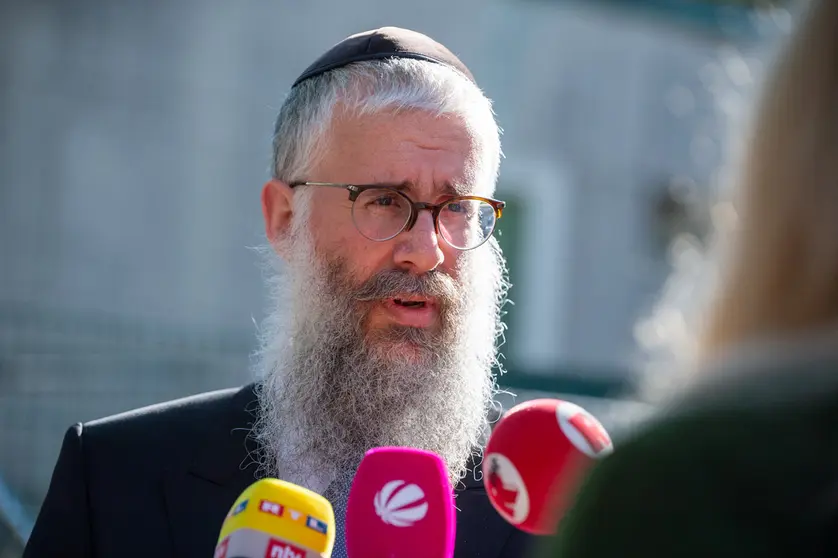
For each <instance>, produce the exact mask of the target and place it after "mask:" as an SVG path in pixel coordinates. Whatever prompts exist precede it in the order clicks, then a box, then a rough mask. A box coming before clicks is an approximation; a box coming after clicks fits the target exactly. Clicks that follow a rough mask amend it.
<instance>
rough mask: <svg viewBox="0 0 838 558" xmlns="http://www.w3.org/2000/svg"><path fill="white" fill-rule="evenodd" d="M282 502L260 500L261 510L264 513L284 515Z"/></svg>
mask: <svg viewBox="0 0 838 558" xmlns="http://www.w3.org/2000/svg"><path fill="white" fill-rule="evenodd" d="M282 510H283V507H282V504H277V503H276V502H271V501H270V500H262V501H261V502H259V511H260V512H262V513H269V514H271V515H275V516H277V517H282Z"/></svg>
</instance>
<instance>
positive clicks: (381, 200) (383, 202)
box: [370, 196, 397, 207]
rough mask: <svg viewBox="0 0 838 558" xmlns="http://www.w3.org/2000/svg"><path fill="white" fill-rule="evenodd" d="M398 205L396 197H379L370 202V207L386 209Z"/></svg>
mask: <svg viewBox="0 0 838 558" xmlns="http://www.w3.org/2000/svg"><path fill="white" fill-rule="evenodd" d="M396 203H397V201H396V199H395V196H378V197H376V198H374V199H373V200H372V201H371V202H370V205H376V206H384V207H386V206H390V205H396Z"/></svg>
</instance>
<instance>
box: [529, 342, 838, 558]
mask: <svg viewBox="0 0 838 558" xmlns="http://www.w3.org/2000/svg"><path fill="white" fill-rule="evenodd" d="M829 345H830V347H828V348H827V350H826V351H824V350H822V349H823V345H818V346H817V347H815V348H812V350H807V346H806V345H804V346H803V347H785V346H779V345H777V344H772V345H768V346H766V347H765V348H764V349H757V350H751V351H750V352H747V351H746V352H744V353H740V354H738V355H737V356H736V357H734V358H732V359H727V360H726V361H725V362H724V363H723V364H722V365H721V366H720V367H717V368H715V369H712V370H710V371H708V373H707V374H705V375H704V376H703V377H702V381H701V383H700V384H699V385H696V386H694V387H693V388H692V389H691V390H689V391H688V392H687V395H686V396H684V397H682V398H680V400H679V402H678V403H677V404H675V405H671V406H669V410H667V411H664V412H662V413H660V415H659V416H658V417H657V418H655V419H653V420H652V421H650V422H649V423H648V424H646V425H645V426H644V427H643V428H642V429H641V430H640V431H639V432H637V433H636V434H634V435H632V436H631V437H630V438H629V439H627V440H625V441H624V442H623V443H622V444H620V445H618V446H617V447H616V449H615V451H614V453H613V454H612V455H610V456H609V457H607V458H605V459H604V460H603V461H602V462H600V463H599V464H598V465H597V466H596V467H595V468H594V469H593V471H592V473H591V475H590V476H589V477H588V479H587V481H586V483H585V484H584V486H583V489H582V491H581V492H580V495H579V497H578V499H577V502H576V504H575V507H574V508H573V510H572V511H571V512H570V513H569V514H568V515H567V516H566V517H565V518H564V520H563V521H562V523H561V525H560V530H559V534H558V536H557V537H555V538H554V539H552V540H550V541H549V542H548V544H547V545H546V547H545V548H544V549H543V553H542V554H541V555H542V556H544V557H547V556H561V557H567V558H604V557H615V558H616V557H619V558H631V557H638V558H641V557H642V558H650V557H656V556H672V557H678V558H692V557H695V558H720V557H728V556H730V557H738V558H746V557H760V558H768V557H778V556H784V557H785V556H789V557H795V558H803V557H809V556H838V337H836V338H835V340H830V342H829Z"/></svg>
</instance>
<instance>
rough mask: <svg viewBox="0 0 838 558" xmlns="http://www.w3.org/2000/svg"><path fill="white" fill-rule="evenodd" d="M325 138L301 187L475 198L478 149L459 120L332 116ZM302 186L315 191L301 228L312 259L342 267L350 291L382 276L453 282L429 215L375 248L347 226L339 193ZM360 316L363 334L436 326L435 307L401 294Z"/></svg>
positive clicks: (451, 265) (453, 271)
mask: <svg viewBox="0 0 838 558" xmlns="http://www.w3.org/2000/svg"><path fill="white" fill-rule="evenodd" d="M330 138H331V141H330V144H329V147H328V153H327V154H326V156H325V157H324V158H323V159H322V162H321V163H320V164H318V165H317V166H316V167H315V168H314V169H313V170H312V172H311V174H310V176H309V177H308V178H307V180H309V181H313V182H338V183H350V184H387V185H404V187H405V189H404V192H405V193H406V194H407V195H408V196H409V197H410V198H411V199H413V200H414V201H423V202H430V203H439V202H440V201H442V200H444V199H446V198H450V197H452V196H453V195H456V194H457V193H458V192H461V193H472V194H475V193H477V192H476V189H477V186H476V185H475V176H476V172H475V171H476V165H477V162H478V148H479V146H478V145H477V143H476V141H475V139H474V138H473V137H472V135H471V134H470V133H469V130H468V129H467V127H466V125H465V123H463V122H462V121H460V120H459V119H455V118H434V117H433V116H432V115H428V114H425V113H420V112H411V113H402V114H398V115H393V114H392V113H384V114H378V115H373V116H368V117H364V118H363V119H357V118H340V117H339V118H338V119H337V120H336V122H335V124H334V127H333V129H332V133H331V135H330ZM307 187H311V188H315V189H316V191H314V192H312V196H313V200H312V206H311V215H310V222H309V223H310V231H311V233H312V234H313V239H314V248H315V251H316V253H317V255H318V257H320V258H325V259H327V260H330V261H338V260H340V261H342V262H343V263H344V265H345V272H346V273H347V274H348V276H349V278H351V279H352V280H354V281H355V282H356V283H357V284H361V283H362V282H364V281H366V280H368V279H370V277H372V276H373V275H375V274H376V273H378V272H381V271H382V270H399V271H404V272H407V273H409V274H412V275H418V276H421V275H424V274H427V273H429V272H441V273H443V274H445V275H448V276H449V277H451V278H457V273H458V263H459V262H460V259H461V256H462V253H461V252H460V251H458V250H456V249H454V248H452V247H451V246H449V245H448V244H447V243H446V242H445V241H444V240H443V239H441V238H439V237H438V236H437V234H436V233H435V229H434V223H433V216H432V214H431V212H430V211H421V212H420V214H419V216H418V219H417V221H416V224H415V226H414V227H413V228H412V230H410V231H405V232H403V233H401V234H399V235H398V236H396V237H395V238H393V239H392V240H389V241H385V242H375V241H372V240H369V239H367V238H365V237H364V236H362V235H361V234H360V233H359V231H358V229H357V228H356V226H355V224H354V223H353V219H352V202H351V201H350V200H349V195H348V194H349V193H348V192H347V191H346V190H340V189H335V188H323V187H317V186H307ZM417 303H420V304H417ZM366 310H367V314H366V319H365V323H364V324H363V328H364V330H365V331H366V332H367V333H368V334H374V332H376V331H380V330H383V329H387V328H392V327H394V326H395V327H400V326H401V327H410V328H421V329H427V330H434V329H438V328H439V325H440V324H439V313H440V308H439V304H438V301H435V300H433V299H427V298H424V297H421V296H411V295H410V294H409V293H406V296H404V297H392V298H388V299H385V300H376V301H370V303H369V304H368V308H367V309H366Z"/></svg>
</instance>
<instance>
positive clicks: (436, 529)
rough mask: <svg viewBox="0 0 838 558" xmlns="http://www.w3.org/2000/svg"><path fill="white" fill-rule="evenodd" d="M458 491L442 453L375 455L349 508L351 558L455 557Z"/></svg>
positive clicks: (364, 466) (367, 458) (366, 462)
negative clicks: (449, 477) (452, 482)
mask: <svg viewBox="0 0 838 558" xmlns="http://www.w3.org/2000/svg"><path fill="white" fill-rule="evenodd" d="M455 532H456V516H455V512H454V491H453V488H452V486H451V482H450V481H449V479H448V471H447V470H446V468H445V463H444V462H443V460H442V458H441V457H439V456H438V455H437V454H435V453H433V452H430V451H424V450H419V449H414V448H402V447H381V448H373V449H371V450H369V451H368V452H367V453H366V454H365V455H364V459H363V461H361V465H360V466H359V467H358V472H357V473H356V474H355V478H354V479H353V481H352V488H351V489H350V491H349V501H348V502H347V506H346V551H347V554H348V556H349V558H429V557H431V558H451V557H452V556H453V555H454V535H455Z"/></svg>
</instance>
